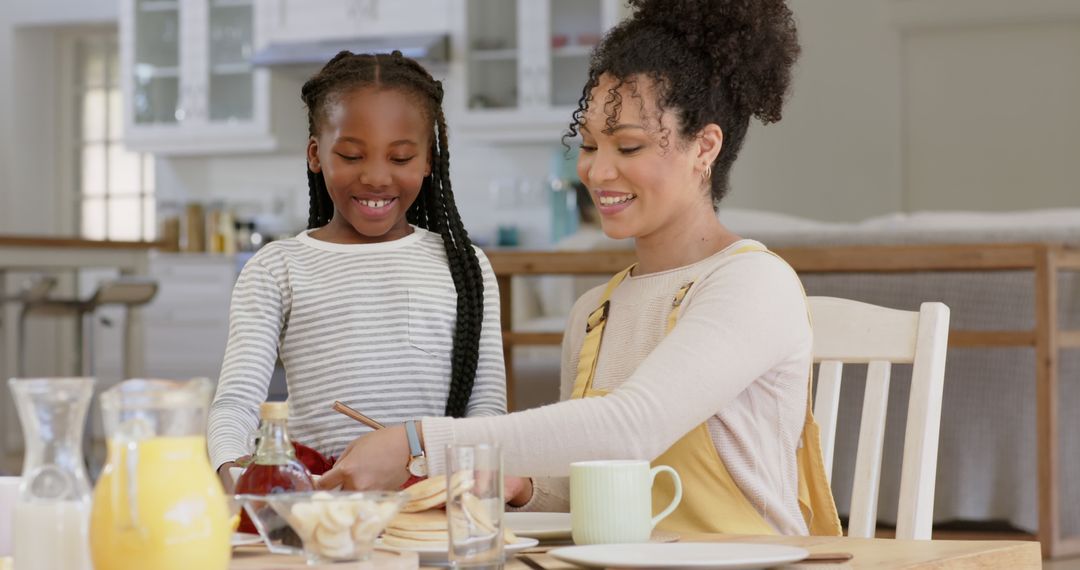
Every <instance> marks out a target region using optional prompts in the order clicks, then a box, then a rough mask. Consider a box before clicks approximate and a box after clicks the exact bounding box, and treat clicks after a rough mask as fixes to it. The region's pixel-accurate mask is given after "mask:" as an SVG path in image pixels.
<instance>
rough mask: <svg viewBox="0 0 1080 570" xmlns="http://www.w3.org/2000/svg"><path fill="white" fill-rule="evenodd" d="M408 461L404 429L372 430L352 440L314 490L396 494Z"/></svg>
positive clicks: (394, 427) (405, 476)
mask: <svg viewBox="0 0 1080 570" xmlns="http://www.w3.org/2000/svg"><path fill="white" fill-rule="evenodd" d="M409 458H410V456H409V440H408V438H407V437H406V435H405V426H393V427H387V428H383V429H381V430H378V431H373V432H371V433H367V434H364V435H362V436H360V437H358V438H356V439H354V440H353V441H352V443H350V444H349V446H348V447H346V448H345V452H344V453H342V454H341V457H339V458H338V460H337V462H336V463H334V467H333V469H331V470H329V471H327V472H326V473H325V474H323V476H322V478H321V479H319V481H318V483H316V484H315V487H317V488H319V489H334V488H336V487H337V486H339V485H340V486H341V488H342V489H345V490H346V491H375V490H394V491H396V490H397V489H399V488H401V485H402V484H404V483H405V481H406V480H407V479H408V478H409V471H408V465H409Z"/></svg>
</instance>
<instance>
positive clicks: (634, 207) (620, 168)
mask: <svg viewBox="0 0 1080 570" xmlns="http://www.w3.org/2000/svg"><path fill="white" fill-rule="evenodd" d="M616 83H617V81H616V80H615V79H614V78H613V77H611V76H609V75H603V76H601V77H600V81H599V83H598V84H597V86H596V87H595V88H594V89H593V90H592V93H591V97H592V98H591V100H590V105H589V108H588V110H587V112H586V113H585V116H584V117H583V124H582V125H581V126H580V132H581V139H582V140H581V152H580V154H579V155H578V163H577V172H578V177H579V178H580V179H581V181H582V183H584V184H585V186H586V187H587V188H588V189H589V195H590V196H591V197H592V200H593V203H595V204H596V208H597V211H598V212H599V213H600V224H601V226H602V227H603V229H604V233H605V234H607V235H608V236H609V237H612V238H615V239H623V238H631V237H632V238H643V237H649V236H650V235H653V234H655V233H656V232H657V231H659V230H665V229H669V228H672V227H676V226H678V225H680V224H682V223H683V222H684V221H685V220H686V219H687V216H697V215H701V211H702V210H701V209H702V208H707V209H708V212H709V214H710V215H712V201H711V198H710V195H709V190H708V188H707V187H705V186H704V182H703V179H702V173H703V172H704V170H705V167H706V166H707V165H708V164H710V163H711V158H710V157H712V158H715V156H716V153H717V152H719V148H718V147H717V148H716V149H715V151H713V150H712V149H706V148H704V147H705V146H709V145H710V144H712V143H715V141H706V143H705V144H704V145H703V144H702V141H701V140H700V138H699V139H694V140H690V141H686V140H683V139H682V138H681V136H680V135H679V121H678V117H677V114H676V112H675V111H674V110H672V109H667V110H665V112H664V113H662V114H661V113H659V112H658V109H657V106H656V98H655V95H654V90H653V88H652V82H651V81H649V80H647V79H644V78H637V80H636V86H630V85H623V86H622V87H620V88H619V89H618V93H619V94H620V95H621V96H622V108H621V109H620V112H619V116H618V121H617V122H616V123H615V126H614V128H611V129H608V126H607V119H608V112H607V111H608V110H610V107H609V106H608V105H606V101H607V99H608V97H609V93H610V90H611V89H612V88H613V87H614V86H615V85H616ZM605 108H607V109H605ZM657 117H659V118H660V120H659V122H658V121H657Z"/></svg>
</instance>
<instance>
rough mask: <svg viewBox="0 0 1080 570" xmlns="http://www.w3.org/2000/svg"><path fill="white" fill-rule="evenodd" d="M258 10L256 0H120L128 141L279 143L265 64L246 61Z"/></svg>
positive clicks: (147, 147)
mask: <svg viewBox="0 0 1080 570" xmlns="http://www.w3.org/2000/svg"><path fill="white" fill-rule="evenodd" d="M259 1H261V0H259ZM256 10H257V4H256V0H121V1H120V72H121V74H122V76H121V77H120V84H121V87H122V90H123V95H124V109H123V123H124V138H125V144H126V145H127V146H128V148H131V149H133V150H138V151H143V152H151V153H156V154H209V153H220V152H243V153H250V152H257V151H265V150H273V149H275V148H276V147H277V140H276V139H275V137H274V135H273V133H272V131H271V128H270V127H271V122H270V100H269V99H270V88H271V86H270V81H271V78H270V75H269V71H268V70H266V69H261V68H256V67H254V66H252V65H251V62H250V60H251V56H252V54H253V53H254V51H255V49H257V47H258V46H257V45H256V42H257V35H256V33H255V25H256Z"/></svg>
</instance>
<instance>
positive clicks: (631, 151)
mask: <svg viewBox="0 0 1080 570" xmlns="http://www.w3.org/2000/svg"><path fill="white" fill-rule="evenodd" d="M639 150H641V147H640V146H635V147H630V148H620V149H619V152H621V153H623V154H634V153H635V152H637V151H639Z"/></svg>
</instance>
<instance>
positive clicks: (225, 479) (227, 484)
mask: <svg viewBox="0 0 1080 570" xmlns="http://www.w3.org/2000/svg"><path fill="white" fill-rule="evenodd" d="M249 459H251V456H250V455H245V456H243V457H240V458H238V459H237V460H236V461H229V462H227V463H222V464H221V467H218V470H217V475H218V479H221V486H222V487H224V488H225V495H226V496H230V495H233V494H235V493H236V481H233V478H232V473H229V468H230V467H241V466H243V465H244V463H245V462H246V461H248V460H249Z"/></svg>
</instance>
